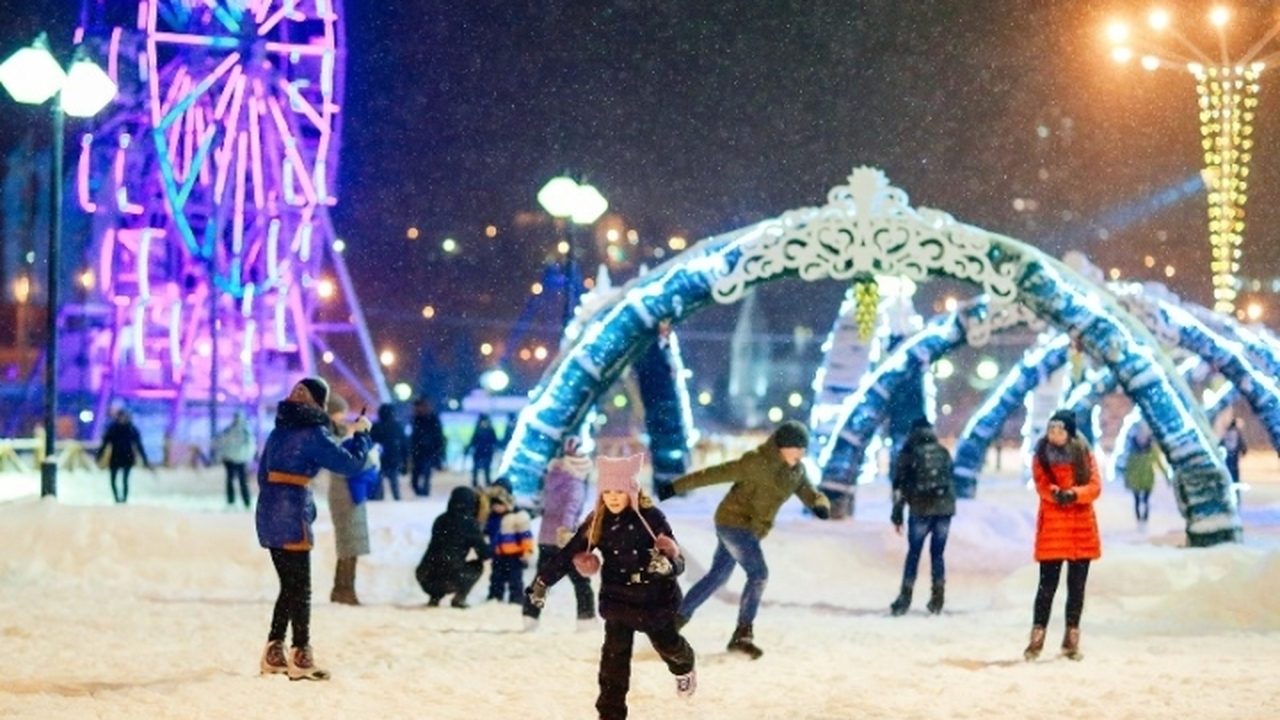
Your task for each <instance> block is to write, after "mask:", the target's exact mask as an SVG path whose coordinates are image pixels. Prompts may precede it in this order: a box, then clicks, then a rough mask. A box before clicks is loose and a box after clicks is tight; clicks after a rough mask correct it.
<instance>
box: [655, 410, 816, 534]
mask: <svg viewBox="0 0 1280 720" xmlns="http://www.w3.org/2000/svg"><path fill="white" fill-rule="evenodd" d="M726 482H731V483H733V487H731V488H729V492H728V493H727V494H726V495H725V496H724V499H723V500H721V501H720V506H719V507H717V508H716V525H722V526H724V527H732V528H742V529H744V530H750V531H751V532H753V533H755V536H756V537H758V538H761V539H763V538H764V536H765V535H768V534H769V530H771V529H772V528H773V519H774V518H775V517H777V515H778V509H779V508H781V507H782V504H783V503H785V502H786V501H787V500H788V499H789V498H790V497H791V496H792V495H795V496H796V497H798V498H800V502H802V503H804V504H805V507H809V508H812V507H815V506H819V505H820V506H823V507H828V508H829V507H830V506H831V503H830V501H828V500H827V496H826V495H823V494H822V493H820V492H818V490H817V489H816V488H815V487H814V486H813V484H812V483H811V482H809V476H808V474H807V473H806V472H805V469H804V464H803V463H798V464H796V465H795V466H794V467H792V466H789V465H787V463H786V461H785V460H783V459H782V456H781V455H780V454H779V453H778V445H777V443H776V441H775V440H774V437H773V436H772V435H771V436H769V439H768V440H766V441H764V442H763V443H762V444H761V445H760V446H759V447H757V448H756V449H754V450H749V451H747V452H746V453H743V455H742V457H740V458H738V459H737V460H730V461H729V462H726V463H721V464H719V465H712V466H711V467H709V468H704V469H702V470H699V471H697V472H695V473H690V474H688V475H685V476H684V477H680V478H676V480H675V481H674V483H673V485H674V487H675V491H676V492H677V493H683V492H686V491H689V490H693V489H694V488H700V487H704V486H706V485H715V484H717V483H726Z"/></svg>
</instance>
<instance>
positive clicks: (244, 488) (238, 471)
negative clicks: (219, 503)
mask: <svg viewBox="0 0 1280 720" xmlns="http://www.w3.org/2000/svg"><path fill="white" fill-rule="evenodd" d="M222 466H223V467H225V468H226V469H227V504H228V505H235V504H236V484H237V481H239V485H240V497H242V498H244V506H245V507H249V473H248V469H247V468H246V467H245V463H242V462H227V461H225V460H224V461H222Z"/></svg>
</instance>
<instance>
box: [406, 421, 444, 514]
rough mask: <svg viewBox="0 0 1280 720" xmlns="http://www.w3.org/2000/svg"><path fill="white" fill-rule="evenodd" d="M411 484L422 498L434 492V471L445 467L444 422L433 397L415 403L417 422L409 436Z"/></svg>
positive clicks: (414, 491) (416, 493)
mask: <svg viewBox="0 0 1280 720" xmlns="http://www.w3.org/2000/svg"><path fill="white" fill-rule="evenodd" d="M409 445H410V454H411V456H412V457H411V458H410V468H409V473H410V474H409V485H410V487H412V488H413V493H414V494H415V495H417V496H419V497H426V496H428V495H430V494H431V473H432V472H434V471H436V470H438V469H440V468H441V467H443V466H444V459H445V450H446V449H447V445H446V441H445V438H444V425H443V424H442V423H441V422H440V415H438V414H437V413H436V410H435V408H434V407H432V405H431V401H429V400H418V401H417V402H415V403H414V404H413V421H412V424H411V430H410V435H409Z"/></svg>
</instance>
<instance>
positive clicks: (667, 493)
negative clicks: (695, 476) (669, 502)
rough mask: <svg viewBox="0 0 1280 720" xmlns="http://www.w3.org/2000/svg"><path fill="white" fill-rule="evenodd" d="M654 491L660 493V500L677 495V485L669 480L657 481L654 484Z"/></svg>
mask: <svg viewBox="0 0 1280 720" xmlns="http://www.w3.org/2000/svg"><path fill="white" fill-rule="evenodd" d="M653 491H654V492H656V493H658V500H659V501H661V500H666V499H668V498H672V497H675V495H676V486H675V485H674V484H672V483H669V482H664V483H657V484H655V485H654V486H653Z"/></svg>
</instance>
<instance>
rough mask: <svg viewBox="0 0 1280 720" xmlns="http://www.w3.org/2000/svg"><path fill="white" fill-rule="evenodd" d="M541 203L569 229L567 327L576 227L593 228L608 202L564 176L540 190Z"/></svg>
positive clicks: (572, 297)
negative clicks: (585, 226)
mask: <svg viewBox="0 0 1280 720" xmlns="http://www.w3.org/2000/svg"><path fill="white" fill-rule="evenodd" d="M538 204H539V205H541V206H542V209H543V210H546V211H547V212H548V213H549V214H550V215H551V216H552V217H554V218H555V219H556V220H557V221H558V222H559V223H562V224H564V226H565V228H566V230H567V237H566V238H565V246H564V326H565V327H568V326H569V322H570V321H571V320H573V306H574V301H575V300H576V299H577V298H576V297H575V293H574V288H573V277H574V275H573V271H574V258H573V227H574V226H575V225H590V224H592V223H594V222H595V221H596V220H599V219H600V216H601V215H603V214H604V212H605V210H608V209H609V201H608V200H605V198H604V196H603V195H601V194H600V191H599V190H596V189H595V187H593V186H591V185H587V184H581V185H580V184H578V181H577V180H574V179H573V178H571V177H568V176H565V175H561V176H560V177H555V178H552V179H551V180H549V181H547V184H546V185H543V186H542V189H541V190H539V191H538Z"/></svg>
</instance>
